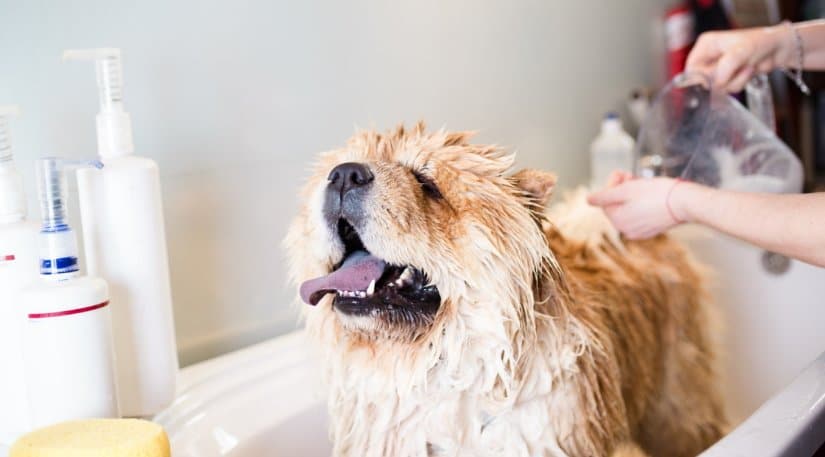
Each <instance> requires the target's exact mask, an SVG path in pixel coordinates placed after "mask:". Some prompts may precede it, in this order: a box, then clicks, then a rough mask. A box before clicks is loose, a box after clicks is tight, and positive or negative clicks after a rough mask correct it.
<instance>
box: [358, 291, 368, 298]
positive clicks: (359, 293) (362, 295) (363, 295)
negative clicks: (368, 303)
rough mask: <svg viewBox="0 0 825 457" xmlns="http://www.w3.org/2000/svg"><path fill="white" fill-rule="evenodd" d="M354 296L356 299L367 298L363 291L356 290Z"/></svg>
mask: <svg viewBox="0 0 825 457" xmlns="http://www.w3.org/2000/svg"><path fill="white" fill-rule="evenodd" d="M355 296H356V297H358V298H364V297H366V296H367V293H366V292H364V291H363V290H358V291H356V292H355Z"/></svg>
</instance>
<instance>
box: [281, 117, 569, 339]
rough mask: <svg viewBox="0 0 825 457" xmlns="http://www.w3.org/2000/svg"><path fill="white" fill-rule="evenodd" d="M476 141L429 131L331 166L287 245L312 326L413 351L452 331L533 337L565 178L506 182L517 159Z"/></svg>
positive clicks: (340, 156) (367, 140)
mask: <svg viewBox="0 0 825 457" xmlns="http://www.w3.org/2000/svg"><path fill="white" fill-rule="evenodd" d="M470 136H471V135H470V134H469V133H466V132H461V133H447V132H444V131H438V132H434V133H427V132H425V129H424V126H423V125H422V124H419V125H417V126H415V127H414V128H413V129H412V130H405V129H404V128H403V127H399V128H397V129H396V130H395V131H393V132H390V133H388V134H385V135H382V134H377V133H374V132H362V133H359V134H357V135H356V136H355V137H353V138H352V139H351V140H350V141H349V142H348V144H347V146H346V147H344V148H342V149H338V150H334V151H330V152H327V153H324V154H323V155H322V156H321V159H320V161H319V162H318V164H317V166H316V168H315V170H314V175H313V177H312V178H311V179H310V180H309V182H308V184H307V186H306V188H305V189H304V193H303V198H304V201H303V207H302V209H301V212H300V214H299V216H298V217H297V219H296V220H295V222H294V223H293V225H292V227H291V230H290V233H289V235H288V237H287V240H286V245H287V247H288V249H289V250H290V254H291V259H292V273H293V276H294V279H295V280H296V281H297V282H298V283H300V284H301V286H300V293H301V298H302V300H303V301H305V302H306V303H308V304H310V305H313V306H314V308H313V309H311V310H310V311H309V313H310V317H309V319H310V325H316V326H318V327H320V326H321V325H320V324H319V323H320V322H322V321H323V322H324V323H325V325H323V327H324V329H325V330H324V331H328V332H334V333H336V334H337V335H336V336H347V337H351V339H354V340H364V339H366V340H369V341H375V340H387V341H394V342H401V343H402V344H406V343H413V342H416V341H422V340H427V339H428V337H429V336H432V335H443V334H446V331H445V329H444V325H442V324H445V323H446V322H451V323H452V325H457V326H461V327H462V328H468V327H473V326H488V327H491V328H489V329H485V330H489V332H488V333H492V334H493V335H495V334H501V336H502V337H503V338H505V339H508V340H510V341H511V342H512V339H513V338H512V336H513V334H514V333H518V332H521V333H522V334H528V333H529V332H530V330H529V327H530V326H531V325H532V319H533V312H534V311H533V304H534V303H533V296H532V294H533V293H534V291H533V288H534V285H533V282H534V279H535V278H536V277H537V275H540V274H541V273H542V269H543V268H546V266H547V261H548V259H550V260H551V261H552V255H551V254H550V252H549V249H548V247H547V242H546V239H545V238H544V234H543V232H542V227H541V225H542V222H543V216H541V210H542V207H543V205H544V203H545V202H546V200H547V198H548V197H549V195H550V192H551V190H552V187H553V184H554V182H555V178H554V176H553V175H551V174H549V173H544V172H539V171H534V170H523V171H521V172H519V173H516V174H514V175H507V173H508V170H509V169H510V167H511V165H512V161H513V155H512V154H507V153H505V152H504V151H502V150H501V149H499V148H497V147H494V146H483V145H474V144H470V143H469V137H470ZM313 320H314V322H313ZM497 329H498V330H497ZM477 333H484V331H479V332H477ZM431 343H432V342H431Z"/></svg>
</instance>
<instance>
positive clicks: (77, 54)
mask: <svg viewBox="0 0 825 457" xmlns="http://www.w3.org/2000/svg"><path fill="white" fill-rule="evenodd" d="M63 60H64V61H65V60H81V61H94V62H95V69H96V73H97V87H98V94H99V96H100V112H99V113H98V114H97V148H98V152H99V153H100V156H101V157H102V158H104V159H105V158H108V157H117V156H121V155H126V154H131V153H132V152H134V149H135V148H134V145H133V144H132V121H131V118H130V117H129V113H127V112H126V111H125V110H124V108H123V68H122V66H121V63H120V49H117V48H98V49H71V50H67V51H64V52H63Z"/></svg>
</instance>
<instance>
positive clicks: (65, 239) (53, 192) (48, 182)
mask: <svg viewBox="0 0 825 457" xmlns="http://www.w3.org/2000/svg"><path fill="white" fill-rule="evenodd" d="M85 166H93V167H95V168H102V167H103V164H102V163H100V162H99V161H97V160H93V161H89V160H67V159H60V158H55V157H49V158H46V159H40V160H38V161H37V188H38V190H39V191H40V212H41V216H42V218H43V225H42V227H41V229H40V239H41V241H40V275H41V276H42V277H46V278H50V279H53V280H56V281H64V280H66V279H71V278H73V277H75V276H76V275H77V271H78V266H77V238H76V237H75V234H74V232H73V231H72V229H71V227H69V224H68V222H67V220H66V194H67V192H66V173H65V170H66V169H67V168H69V167H72V168H77V167H85Z"/></svg>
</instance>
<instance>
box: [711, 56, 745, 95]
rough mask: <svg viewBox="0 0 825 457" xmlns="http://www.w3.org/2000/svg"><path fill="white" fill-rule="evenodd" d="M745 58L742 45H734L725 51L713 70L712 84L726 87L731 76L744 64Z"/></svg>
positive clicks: (731, 78)
mask: <svg viewBox="0 0 825 457" xmlns="http://www.w3.org/2000/svg"><path fill="white" fill-rule="evenodd" d="M747 60H748V58H747V56H745V55H744V53H743V48H742V47H735V48H734V49H731V50H730V51H729V52H726V53H725V55H723V56H722V57H721V58H720V59H719V63H718V64H717V65H716V69H715V71H714V72H713V84H714V85H715V86H716V87H720V88H723V87H728V86H729V85H730V83H731V81H732V80H733V78H734V77H735V76H736V75H737V74H738V73H739V72H740V70H741V69H742V67H744V66H745V64H746V63H747Z"/></svg>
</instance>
